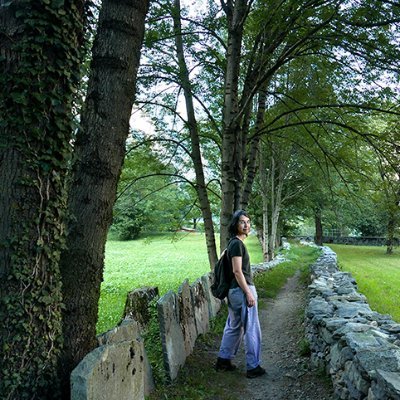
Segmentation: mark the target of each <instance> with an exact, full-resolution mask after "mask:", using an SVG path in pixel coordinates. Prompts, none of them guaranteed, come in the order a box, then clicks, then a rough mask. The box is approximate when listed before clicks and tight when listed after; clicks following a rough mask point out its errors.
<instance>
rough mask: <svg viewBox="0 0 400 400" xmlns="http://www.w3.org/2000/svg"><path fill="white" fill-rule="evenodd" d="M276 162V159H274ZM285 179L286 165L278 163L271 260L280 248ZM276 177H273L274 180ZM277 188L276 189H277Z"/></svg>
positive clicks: (272, 221) (272, 212)
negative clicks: (279, 225)
mask: <svg viewBox="0 0 400 400" xmlns="http://www.w3.org/2000/svg"><path fill="white" fill-rule="evenodd" d="M273 160H274V158H273ZM274 164H275V162H274ZM275 170H276V168H275V166H274V167H273V171H274V172H275ZM284 178H285V165H284V163H283V162H282V160H279V161H278V176H277V178H276V179H277V185H276V186H275V185H274V191H275V196H274V202H273V206H271V208H272V209H271V214H272V216H271V239H270V249H271V255H270V256H271V257H272V258H270V259H271V260H272V259H274V258H275V249H276V247H277V246H279V243H280V238H279V237H278V224H279V216H280V212H281V208H282V189H283V182H284ZM273 179H275V177H274V176H273V175H272V180H273ZM275 187H276V189H275Z"/></svg>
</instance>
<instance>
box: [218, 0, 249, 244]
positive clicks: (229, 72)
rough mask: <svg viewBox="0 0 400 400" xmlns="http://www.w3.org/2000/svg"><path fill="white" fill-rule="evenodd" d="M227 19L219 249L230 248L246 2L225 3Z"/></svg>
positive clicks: (241, 0) (244, 0)
mask: <svg viewBox="0 0 400 400" xmlns="http://www.w3.org/2000/svg"><path fill="white" fill-rule="evenodd" d="M222 4H223V8H224V11H225V14H226V16H227V20H228V46H227V51H226V63H227V66H226V71H225V87H224V107H223V131H222V157H221V158H222V161H221V191H222V199H221V214H220V248H221V249H224V248H225V247H226V245H227V242H228V239H229V234H228V225H229V222H230V220H231V218H232V214H233V212H234V207H235V189H236V174H235V165H236V157H237V155H236V151H237V143H238V132H239V131H240V125H239V121H238V85H239V73H240V57H241V46H242V36H243V25H244V22H245V20H246V13H247V1H246V0H238V1H235V2H233V1H232V0H228V1H226V2H222Z"/></svg>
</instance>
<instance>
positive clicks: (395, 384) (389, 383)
mask: <svg viewBox="0 0 400 400" xmlns="http://www.w3.org/2000/svg"><path fill="white" fill-rule="evenodd" d="M376 372H377V374H376V375H377V382H378V384H379V385H380V386H381V387H382V390H383V392H384V393H386V395H387V396H388V397H389V398H390V397H391V398H393V399H396V400H399V399H400V372H390V371H384V370H381V369H378V370H377V371H376Z"/></svg>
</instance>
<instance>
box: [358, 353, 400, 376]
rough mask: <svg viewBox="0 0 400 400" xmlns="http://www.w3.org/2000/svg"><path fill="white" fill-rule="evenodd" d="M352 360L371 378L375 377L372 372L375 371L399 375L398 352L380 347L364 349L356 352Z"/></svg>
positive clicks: (399, 356) (399, 362) (399, 354)
mask: <svg viewBox="0 0 400 400" xmlns="http://www.w3.org/2000/svg"><path fill="white" fill-rule="evenodd" d="M354 359H355V360H356V361H357V363H358V365H359V366H360V367H361V368H362V369H363V370H364V371H366V372H368V374H370V375H372V376H374V375H375V374H374V371H375V370H377V369H381V370H383V371H389V372H395V373H397V374H399V373H400V350H396V349H393V348H384V347H382V346H380V347H375V348H368V347H366V348H363V349H360V350H357V353H356V355H355V357H354Z"/></svg>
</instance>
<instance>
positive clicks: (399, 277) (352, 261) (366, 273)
mask: <svg viewBox="0 0 400 400" xmlns="http://www.w3.org/2000/svg"><path fill="white" fill-rule="evenodd" d="M329 247H331V248H332V250H333V251H335V252H336V254H337V255H338V262H339V266H340V268H341V269H342V270H343V271H348V272H351V274H352V275H353V277H354V278H355V280H356V281H357V286H358V291H359V292H360V293H363V294H364V295H365V296H367V299H368V303H369V305H370V306H371V308H372V309H373V310H375V311H378V312H380V313H382V314H390V315H391V316H392V318H393V319H394V320H395V321H397V322H400V291H399V288H400V251H399V250H397V251H395V253H394V254H391V255H387V254H385V251H386V247H373V246H347V245H329Z"/></svg>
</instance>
